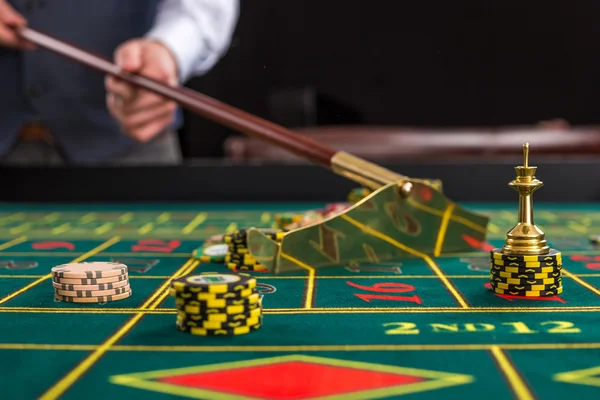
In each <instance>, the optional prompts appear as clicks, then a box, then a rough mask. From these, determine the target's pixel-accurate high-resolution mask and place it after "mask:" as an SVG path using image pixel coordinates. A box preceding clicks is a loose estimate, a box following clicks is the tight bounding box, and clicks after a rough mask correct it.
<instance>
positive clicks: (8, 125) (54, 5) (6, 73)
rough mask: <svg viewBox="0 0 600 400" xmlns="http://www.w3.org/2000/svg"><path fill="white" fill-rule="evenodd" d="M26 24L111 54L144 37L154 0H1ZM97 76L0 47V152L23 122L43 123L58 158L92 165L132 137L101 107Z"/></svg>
mask: <svg viewBox="0 0 600 400" xmlns="http://www.w3.org/2000/svg"><path fill="white" fill-rule="evenodd" d="M9 3H10V4H11V5H13V7H15V8H16V9H17V10H18V11H19V12H21V13H22V14H23V15H24V16H25V18H26V19H27V20H28V22H29V26H31V28H33V29H37V30H40V31H41V32H44V33H48V34H49V35H52V36H55V37H57V38H59V39H61V40H64V41H66V42H69V43H72V44H74V45H76V46H79V47H82V48H84V49H87V50H89V51H91V52H93V53H96V54H98V55H102V56H104V57H108V58H110V59H111V60H112V59H113V54H114V51H115V49H116V48H117V46H119V45H120V44H121V43H123V42H125V41H126V40H128V39H132V38H136V37H140V36H143V35H145V34H146V33H147V32H148V31H149V30H150V28H151V27H152V24H153V23H154V18H155V16H156V11H157V5H158V4H159V0H9ZM105 96H106V92H105V89H104V76H103V75H102V74H100V73H98V72H96V71H94V70H92V69H89V68H88V67H85V66H82V65H79V64H78V63H76V62H73V61H70V60H68V59H66V58H63V57H62V56H59V55H55V54H52V53H50V52H48V51H46V50H42V49H38V50H35V51H25V52H21V51H13V50H8V49H5V48H0V154H5V152H6V151H8V150H9V149H10V147H11V146H12V144H13V143H14V141H15V140H16V138H17V133H18V131H19V129H20V127H21V126H22V124H24V123H25V122H35V121H39V122H43V123H45V124H46V125H47V126H48V128H49V129H50V130H51V131H52V133H53V134H54V136H55V139H56V140H57V142H58V145H59V146H60V147H61V148H62V149H63V151H64V152H65V154H66V156H67V157H68V158H69V159H70V160H72V161H74V162H77V163H86V162H97V161H102V160H104V159H107V158H109V157H110V156H112V155H118V154H119V153H123V152H126V151H127V150H128V149H130V148H131V147H132V146H134V145H135V143H134V141H132V140H131V139H129V138H128V137H126V136H125V135H124V134H123V133H121V131H120V129H119V127H118V125H117V123H116V122H115V120H114V119H113V118H112V117H111V115H110V114H109V113H108V111H107V109H106V103H105V101H106V100H105Z"/></svg>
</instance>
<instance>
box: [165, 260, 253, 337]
mask: <svg viewBox="0 0 600 400" xmlns="http://www.w3.org/2000/svg"><path fill="white" fill-rule="evenodd" d="M171 295H172V296H174V297H175V304H176V307H177V328H178V329H179V330H180V331H183V332H188V333H191V334H192V335H200V336H232V335H244V334H246V333H249V332H252V331H255V330H257V329H259V328H260V327H261V325H262V319H263V316H262V295H261V294H260V293H258V292H257V291H256V279H255V278H253V277H251V276H250V275H248V274H241V273H240V274H236V273H218V272H203V273H200V274H196V275H189V276H184V277H182V278H179V279H176V280H174V281H173V283H172V287H171Z"/></svg>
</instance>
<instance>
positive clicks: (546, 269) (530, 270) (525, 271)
mask: <svg viewBox="0 0 600 400" xmlns="http://www.w3.org/2000/svg"><path fill="white" fill-rule="evenodd" d="M562 268H563V267H562V264H561V265H555V266H552V267H538V268H533V267H531V268H530V267H526V268H521V267H505V266H500V265H494V264H491V266H490V270H491V271H501V272H510V273H511V274H549V273H554V272H560V271H561V270H562Z"/></svg>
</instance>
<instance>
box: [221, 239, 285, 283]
mask: <svg viewBox="0 0 600 400" xmlns="http://www.w3.org/2000/svg"><path fill="white" fill-rule="evenodd" d="M260 231H261V232H262V233H263V234H265V235H266V236H267V237H269V238H270V239H272V240H274V241H276V242H278V243H281V241H282V240H283V235H284V234H285V231H284V230H281V229H260ZM223 241H224V242H225V243H226V244H227V246H228V247H229V252H228V253H227V255H226V256H225V265H226V266H227V268H229V269H231V270H237V271H263V272H264V271H266V270H267V269H266V267H265V266H264V265H263V264H261V263H259V262H258V261H257V260H256V258H255V257H254V256H253V255H252V254H250V251H249V249H248V234H247V231H246V230H245V229H240V230H237V231H235V232H233V233H231V234H228V235H224V236H223Z"/></svg>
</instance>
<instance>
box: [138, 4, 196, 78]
mask: <svg viewBox="0 0 600 400" xmlns="http://www.w3.org/2000/svg"><path fill="white" fill-rule="evenodd" d="M146 38H148V39H152V40H156V41H159V42H161V43H162V44H164V45H165V46H166V47H167V48H168V49H169V50H170V51H171V53H172V54H173V56H174V57H175V61H176V62H177V67H178V73H179V82H180V83H184V82H186V81H187V80H188V79H189V78H190V76H191V75H192V73H193V71H194V70H195V69H196V68H195V66H197V65H198V64H199V63H201V62H202V58H203V54H204V53H205V51H206V50H207V49H206V46H205V42H204V41H203V40H202V38H201V37H198V26H197V23H196V21H194V19H193V18H190V17H188V16H183V15H182V16H180V17H179V18H173V19H171V20H164V21H161V23H160V24H157V25H155V26H154V28H152V30H150V32H148V34H147V35H146Z"/></svg>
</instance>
